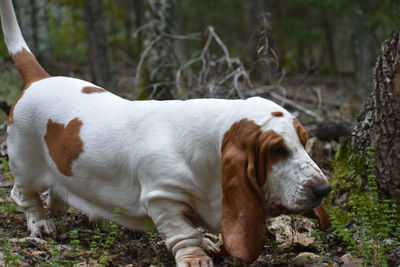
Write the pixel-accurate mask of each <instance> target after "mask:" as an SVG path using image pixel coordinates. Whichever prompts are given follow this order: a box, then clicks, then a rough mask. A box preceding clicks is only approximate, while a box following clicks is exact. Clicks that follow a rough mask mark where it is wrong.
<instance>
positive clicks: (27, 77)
mask: <svg viewBox="0 0 400 267" xmlns="http://www.w3.org/2000/svg"><path fill="white" fill-rule="evenodd" d="M0 16H1V25H2V29H3V35H4V40H5V42H6V45H7V49H8V52H9V53H10V56H11V58H12V59H13V61H14V63H15V66H16V67H17V69H18V71H19V73H20V74H21V76H22V79H23V80H24V83H25V85H28V84H30V83H33V82H35V81H38V80H41V79H44V78H48V77H50V75H49V74H48V73H47V72H46V71H45V70H44V69H43V67H42V66H41V65H40V64H39V62H38V61H37V60H36V58H35V56H34V55H33V54H32V53H31V51H30V49H29V47H28V45H27V44H26V42H25V40H24V37H23V36H22V33H21V29H20V28H19V25H18V22H17V17H16V16H15V11H14V8H13V5H12V2H11V0H0Z"/></svg>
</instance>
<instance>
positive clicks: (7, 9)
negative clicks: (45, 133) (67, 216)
mask: <svg viewBox="0 0 400 267" xmlns="http://www.w3.org/2000/svg"><path fill="white" fill-rule="evenodd" d="M0 15H1V22H2V29H3V34H4V40H5V42H6V45H7V49H8V52H9V53H10V56H11V57H12V59H13V61H14V63H15V66H16V67H17V69H18V71H19V73H20V74H21V76H22V79H23V81H24V89H23V91H22V92H21V94H20V96H19V97H18V99H17V101H16V102H15V103H14V105H13V107H12V109H11V112H10V115H9V119H8V134H9V135H8V140H7V143H8V151H9V155H10V166H11V168H12V170H13V173H14V176H15V181H14V187H13V190H12V193H11V196H12V198H13V200H14V201H15V202H16V203H17V204H18V205H19V206H20V207H22V208H23V209H24V212H25V214H26V217H27V223H28V229H29V231H30V232H31V235H33V236H41V235H42V233H46V234H54V233H55V226H54V223H53V222H52V221H50V220H49V219H48V218H47V216H46V215H45V212H44V210H43V207H42V203H41V200H40V197H39V195H38V192H42V191H43V190H44V189H45V188H44V184H43V183H42V180H41V179H38V177H40V176H41V175H45V174H42V173H38V171H39V170H40V169H41V168H40V165H41V164H43V161H42V160H41V159H42V155H41V152H40V151H41V148H40V144H39V143H38V142H35V141H33V140H30V139H31V138H32V136H29V135H26V134H24V131H20V130H19V129H18V127H21V126H22V127H23V125H24V124H25V125H27V124H26V122H25V123H24V122H23V121H21V123H20V122H16V123H15V122H14V109H15V107H16V106H17V105H18V102H19V100H20V99H21V97H22V96H23V94H24V93H25V90H26V89H27V88H29V86H30V85H31V84H32V83H34V82H37V81H40V80H43V79H46V78H49V77H50V75H49V74H48V73H47V72H46V71H45V70H44V69H43V68H42V66H41V65H40V64H39V63H38V61H37V60H36V58H35V57H34V56H33V54H32V53H31V51H30V49H29V47H28V45H27V44H26V42H25V40H24V38H23V36H22V34H21V30H20V28H19V26H18V22H17V19H16V16H15V12H14V9H13V6H12V2H11V0H0ZM32 141H33V142H32ZM16 155H18V159H16V157H15V156H16ZM38 167H39V168H38ZM39 172H40V171H39ZM45 178H46V177H43V179H45ZM27 184H29V185H30V186H29V187H28V186H26V185H27ZM23 185H25V186H23Z"/></svg>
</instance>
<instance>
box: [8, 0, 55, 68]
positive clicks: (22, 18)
mask: <svg viewBox="0 0 400 267" xmlns="http://www.w3.org/2000/svg"><path fill="white" fill-rule="evenodd" d="M14 4H15V9H16V12H17V15H18V21H19V24H20V27H21V31H22V33H23V35H24V38H25V40H26V42H27V43H28V45H29V47H30V49H31V50H32V52H33V53H34V55H35V57H36V58H37V59H38V60H39V62H40V64H42V65H43V66H44V67H46V66H48V65H49V62H50V59H51V56H52V52H51V48H50V42H49V19H48V6H47V0H29V1H27V0H18V1H14Z"/></svg>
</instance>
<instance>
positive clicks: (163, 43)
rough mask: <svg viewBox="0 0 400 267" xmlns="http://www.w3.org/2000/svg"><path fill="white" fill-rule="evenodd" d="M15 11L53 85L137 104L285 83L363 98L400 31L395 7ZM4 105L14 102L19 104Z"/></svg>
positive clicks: (36, 2)
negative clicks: (82, 84)
mask: <svg viewBox="0 0 400 267" xmlns="http://www.w3.org/2000/svg"><path fill="white" fill-rule="evenodd" d="M14 5H15V6H16V10H17V14H18V17H19V22H20V25H21V28H22V31H23V33H24V36H25V38H26V40H27V42H28V44H29V46H30V47H31V49H32V50H33V52H34V54H35V55H36V56H37V58H38V59H39V61H40V62H41V63H42V64H43V65H44V66H45V68H46V69H48V70H49V72H50V73H51V74H52V75H69V76H76V77H80V78H84V79H89V80H92V81H94V82H95V83H97V84H99V85H102V86H105V87H107V88H108V89H110V90H111V91H113V92H116V93H119V94H122V95H126V96H128V97H129V98H132V99H148V98H156V99H170V98H189V97H245V96H248V95H247V94H244V93H243V92H241V90H242V91H243V90H245V91H247V90H248V89H253V88H254V87H259V86H266V85H273V86H275V88H272V89H276V88H277V87H276V86H280V88H278V89H280V90H281V91H282V90H283V88H282V87H281V85H283V84H285V83H286V84H292V85H293V86H295V87H297V89H298V87H300V86H303V87H307V86H308V85H309V84H310V83H311V84H313V85H314V86H315V85H318V86H319V87H321V88H322V90H324V88H325V87H326V86H328V87H329V85H332V86H333V87H334V88H333V89H335V87H336V88H337V87H342V88H344V89H345V92H346V94H345V97H346V96H347V95H349V92H350V91H351V93H352V94H353V95H352V97H356V98H358V97H361V98H365V97H366V96H367V95H368V94H369V93H370V92H371V89H372V69H373V66H374V64H375V60H376V56H377V54H378V51H379V48H380V44H381V43H382V41H383V40H384V39H385V38H387V37H388V36H389V35H390V33H391V32H392V31H393V30H395V29H397V28H398V23H399V21H398V5H399V1H394V0H382V1H375V0H358V1H345V0H324V1H318V0H291V1H285V2H283V1H278V0H251V1H245V0H218V1H215V0H202V1H195V0H181V1H174V0H150V1H143V0H130V1H111V0H104V1H96V0H88V1H82V0H78V1H77V0H29V1H26V0H25V1H24V0H16V1H14ZM208 39H210V40H208ZM0 60H1V66H2V67H1V68H2V73H5V72H8V71H9V70H10V67H9V66H7V68H5V69H3V68H4V67H5V66H6V65H5V64H4V63H7V62H9V61H10V57H9V55H8V53H7V50H6V47H5V44H4V43H3V42H1V43H0ZM3 75H4V74H3ZM216 76H218V77H216ZM9 79H10V78H4V77H1V78H0V80H1V82H2V83H3V82H5V81H4V80H6V81H9ZM282 81H284V82H285V83H282ZM249 82H251V86H250V88H249V86H248V84H249ZM307 82H309V83H307ZM245 83H247V85H245ZM322 84H323V85H324V86H322ZM286 86H287V85H286ZM286 86H285V87H284V89H286ZM289 87H290V86H289ZM232 88H235V89H236V90H235V91H234V92H232V91H230V89H232ZM321 88H319V89H321ZM264 89H265V90H267V89H271V87H270V88H264ZM314 91H315V90H314ZM307 93H308V92H307ZM314 93H315V92H314ZM254 94H260V91H257V90H256V91H255V92H254V93H251V94H250V95H254ZM1 96H2V97H3V98H6V100H7V101H9V102H12V101H13V98H15V97H16V96H15V94H14V93H11V95H10V94H7V95H4V92H3V93H2V94H1ZM336 100H339V99H336ZM355 112H356V111H355ZM353 115H354V114H353Z"/></svg>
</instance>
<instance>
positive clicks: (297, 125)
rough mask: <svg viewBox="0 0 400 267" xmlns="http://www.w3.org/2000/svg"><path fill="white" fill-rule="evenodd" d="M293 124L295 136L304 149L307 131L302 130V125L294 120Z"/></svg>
mask: <svg viewBox="0 0 400 267" xmlns="http://www.w3.org/2000/svg"><path fill="white" fill-rule="evenodd" d="M293 124H294V128H295V129H296V132H297V135H298V136H299V140H300V143H301V144H302V145H303V147H305V146H306V143H307V140H308V132H307V130H306V129H304V127H303V125H301V123H300V122H299V121H298V120H296V119H294V120H293Z"/></svg>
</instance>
